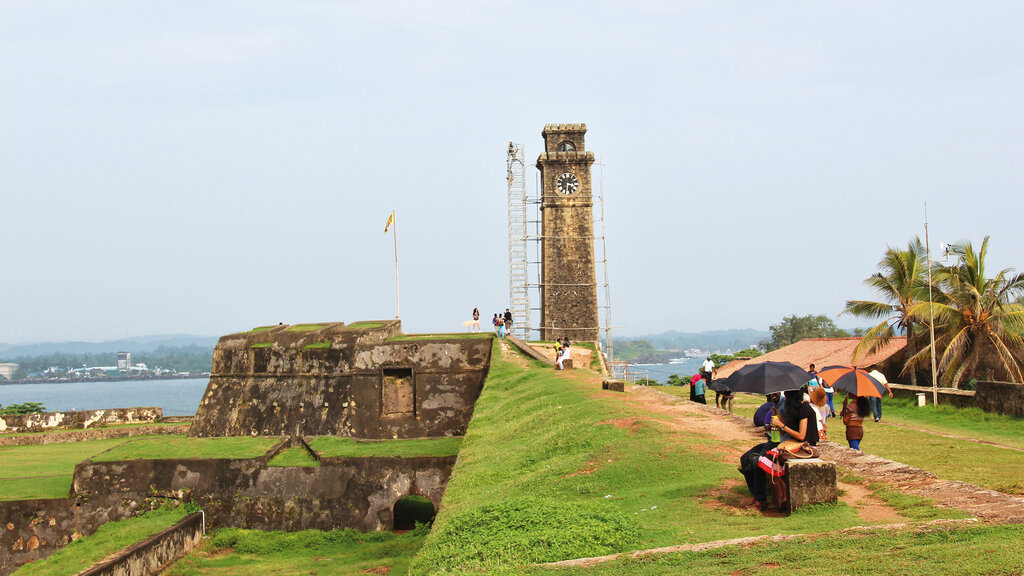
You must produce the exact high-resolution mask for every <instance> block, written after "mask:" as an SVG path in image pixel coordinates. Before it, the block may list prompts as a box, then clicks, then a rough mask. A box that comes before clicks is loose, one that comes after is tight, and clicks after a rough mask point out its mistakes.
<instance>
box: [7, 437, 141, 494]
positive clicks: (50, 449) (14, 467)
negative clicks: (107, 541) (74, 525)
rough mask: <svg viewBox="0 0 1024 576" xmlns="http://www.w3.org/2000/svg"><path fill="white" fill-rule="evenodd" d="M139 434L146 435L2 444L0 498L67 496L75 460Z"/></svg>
mask: <svg viewBox="0 0 1024 576" xmlns="http://www.w3.org/2000/svg"><path fill="white" fill-rule="evenodd" d="M138 438H145V437H144V436H143V437H135V438H127V437H125V438H110V439H106V440H87V441H83V442H69V443H63V444H40V445H35V446H7V447H3V448H0V500H27V499H31V498H63V497H65V496H67V495H68V491H69V490H70V489H71V475H72V473H73V472H74V471H75V464H77V463H79V462H81V461H82V460H85V459H87V458H92V457H94V456H95V455H97V454H99V453H100V452H103V451H104V450H108V449H110V448H113V447H115V446H118V445H121V444H124V443H125V442H129V441H131V440H133V439H138ZM157 438H159V437H157Z"/></svg>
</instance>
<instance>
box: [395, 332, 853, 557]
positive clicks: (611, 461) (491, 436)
mask: <svg viewBox="0 0 1024 576" xmlns="http://www.w3.org/2000/svg"><path fill="white" fill-rule="evenodd" d="M534 367H535V368H536V369H530V370H526V369H523V368H521V367H519V366H517V365H516V364H515V363H513V362H511V361H510V360H509V359H506V358H503V357H502V355H501V354H500V351H498V350H497V349H496V350H495V354H494V355H493V356H492V366H491V371H490V375H489V376H488V380H487V385H486V386H485V388H484V392H483V394H482V395H481V397H480V399H479V401H478V402H477V405H476V409H475V412H474V417H473V421H472V422H471V424H470V427H469V430H468V431H467V434H466V438H465V439H464V441H463V447H462V451H461V452H460V454H459V461H458V463H457V464H456V468H455V471H454V474H453V476H452V479H451V481H450V483H449V485H448V491H447V493H446V494H445V499H444V503H443V505H442V508H441V512H440V514H439V516H438V519H437V521H436V522H435V525H434V529H433V531H432V532H431V534H430V536H428V538H427V542H426V544H425V546H424V548H423V550H421V552H420V553H419V555H418V556H417V557H416V559H415V560H414V562H413V570H412V573H413V574H432V573H477V572H481V571H482V572H487V573H515V572H516V571H518V570H520V569H521V568H522V565H525V564H529V563H533V562H545V561H554V560H561V559H568V558H577V557H585V556H595V555H602V554H609V553H613V552H619V551H627V550H634V549H643V548H653V547H659V546H669V545H673V544H683V543H695V542H703V541H709V540H717V539H722V538H735V537H742V536H751V535H759V534H776V533H814V532H824V531H829V530H836V529H841V528H845V527H849V526H852V525H860V524H864V522H863V521H862V520H860V519H859V517H858V516H857V515H856V513H855V512H854V511H853V510H852V509H851V508H849V507H848V506H846V505H845V504H840V505H837V506H826V507H811V508H810V509H806V510H805V511H801V513H799V514H796V515H793V516H791V517H789V518H772V517H766V516H763V515H761V514H757V513H754V512H752V511H750V512H745V511H736V510H735V509H734V508H721V507H711V506H707V505H705V502H704V499H708V498H711V497H710V496H709V495H708V494H707V493H708V492H709V491H710V490H712V489H714V488H717V487H719V486H721V485H722V484H723V483H726V482H729V481H736V480H737V479H738V474H737V472H736V464H735V463H734V462H731V461H726V462H723V461H721V460H722V459H721V457H720V456H719V455H718V453H717V452H716V446H718V445H719V444H718V442H716V441H715V440H713V439H705V438H699V437H692V436H686V435H683V434H678V433H673V432H672V431H670V430H669V429H667V428H665V427H662V426H658V425H656V424H649V423H647V422H646V421H643V420H641V421H640V423H639V425H638V426H633V427H632V429H631V428H630V427H629V426H622V427H620V426H616V425H615V424H614V423H610V421H613V420H617V421H619V422H625V421H626V420H628V419H630V418H631V417H636V416H640V417H647V418H650V417H651V415H650V414H649V413H646V412H642V411H641V410H642V409H638V408H633V407H632V406H631V405H629V404H628V403H624V402H621V400H619V399H617V398H614V397H613V395H614V393H610V392H600V391H599V390H596V388H597V387H598V386H599V384H597V385H595V380H596V379H594V378H593V377H591V378H590V381H588V380H587V377H586V375H585V374H581V373H579V372H555V371H553V370H550V369H548V368H543V367H540V365H539V364H534Z"/></svg>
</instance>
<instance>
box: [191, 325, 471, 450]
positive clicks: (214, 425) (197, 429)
mask: <svg viewBox="0 0 1024 576" xmlns="http://www.w3.org/2000/svg"><path fill="white" fill-rule="evenodd" d="M490 356H491V339H490V338H472V339H467V338H456V337H445V336H443V335H442V336H437V337H407V336H402V335H401V323H400V322H399V321H397V320H391V321H385V322H373V323H356V324H353V325H350V326H346V325H345V324H343V323H332V324H322V325H316V326H305V327H301V326H300V327H294V326H284V325H282V326H275V327H271V328H269V329H266V330H260V331H255V332H247V333H241V334H232V335H228V336H224V337H223V338H221V339H220V341H219V342H218V344H217V347H216V348H215V349H214V355H213V372H212V374H211V376H210V384H209V386H208V387H207V390H206V393H205V394H204V395H203V399H202V401H201V402H200V405H199V409H198V410H197V412H196V418H195V420H194V422H193V424H192V428H191V430H190V432H189V434H190V435H191V436H249V435H261V436H276V435H294V436H298V435H307V436H321V435H334V436H346V437H353V438H369V439H389V438H423V437H438V436H453V435H461V434H463V433H464V432H465V429H466V425H467V424H468V423H469V419H470V417H471V416H472V412H473V405H474V403H475V402H476V399H477V397H478V396H479V395H480V390H481V389H482V388H483V382H484V379H485V378H486V375H487V368H488V366H489V365H490Z"/></svg>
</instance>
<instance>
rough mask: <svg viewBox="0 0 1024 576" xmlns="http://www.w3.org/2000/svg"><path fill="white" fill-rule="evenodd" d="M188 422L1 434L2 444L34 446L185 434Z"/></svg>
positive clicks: (0, 441)
mask: <svg viewBox="0 0 1024 576" xmlns="http://www.w3.org/2000/svg"><path fill="white" fill-rule="evenodd" d="M188 427H189V424H188V423H184V424H164V425H158V426H157V425H154V426H132V427H126V428H90V429H88V430H66V431H62V432H46V433H39V434H28V435H25V436H0V446H34V445H38V444H63V443H65V442H81V441H82V440H102V439H105V438H124V437H126V436H149V435H154V434H185V433H186V432H188Z"/></svg>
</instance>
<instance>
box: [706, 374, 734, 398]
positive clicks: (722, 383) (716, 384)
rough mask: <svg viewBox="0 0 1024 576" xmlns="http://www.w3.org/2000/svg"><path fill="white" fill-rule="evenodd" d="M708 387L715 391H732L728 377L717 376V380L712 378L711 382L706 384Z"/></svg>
mask: <svg viewBox="0 0 1024 576" xmlns="http://www.w3.org/2000/svg"><path fill="white" fill-rule="evenodd" d="M708 389H709V390H714V391H715V392H728V393H730V394H731V393H732V388H729V379H728V378H718V379H717V380H712V381H711V384H708Z"/></svg>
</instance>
